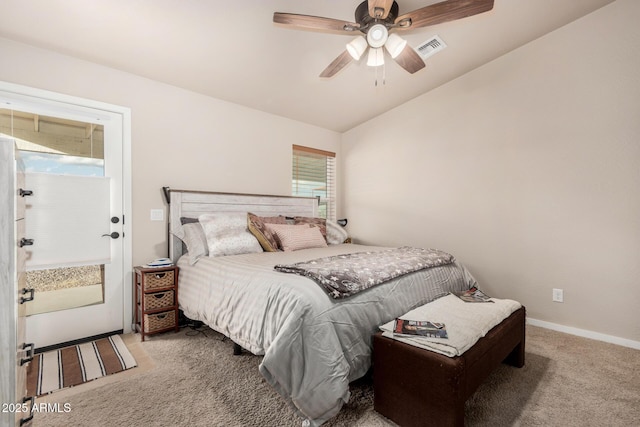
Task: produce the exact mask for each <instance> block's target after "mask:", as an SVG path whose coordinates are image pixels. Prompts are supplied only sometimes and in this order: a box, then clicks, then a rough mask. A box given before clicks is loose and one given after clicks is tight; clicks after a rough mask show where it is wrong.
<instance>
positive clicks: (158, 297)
mask: <svg viewBox="0 0 640 427" xmlns="http://www.w3.org/2000/svg"><path fill="white" fill-rule="evenodd" d="M172 305H173V291H164V292H156V293H153V294H145V295H144V308H145V310H155V309H156V308H163V307H171V306H172Z"/></svg>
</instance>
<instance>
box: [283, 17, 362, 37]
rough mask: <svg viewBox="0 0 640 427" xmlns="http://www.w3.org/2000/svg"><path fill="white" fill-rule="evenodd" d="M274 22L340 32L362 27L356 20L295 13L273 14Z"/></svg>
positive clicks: (308, 28) (307, 28)
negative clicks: (341, 19) (350, 20)
mask: <svg viewBox="0 0 640 427" xmlns="http://www.w3.org/2000/svg"><path fill="white" fill-rule="evenodd" d="M273 22H275V23H276V24H284V25H291V26H293V27H296V28H299V29H306V30H316V31H332V32H339V33H344V32H347V33H353V32H354V31H357V30H358V29H359V28H360V24H356V23H355V22H348V21H340V20H338V19H332V18H323V17H320V16H311V15H298V14H295V13H280V12H275V13H274V14H273Z"/></svg>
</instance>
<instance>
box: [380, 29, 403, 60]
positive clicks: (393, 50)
mask: <svg viewBox="0 0 640 427" xmlns="http://www.w3.org/2000/svg"><path fill="white" fill-rule="evenodd" d="M406 46H407V41H406V40H405V39H403V38H402V37H400V36H399V35H397V34H389V38H388V39H387V42H386V43H385V44H384V47H385V49H387V52H389V55H391V57H392V58H394V59H395V58H396V57H397V56H398V55H400V53H402V51H403V50H404V48H405V47H406Z"/></svg>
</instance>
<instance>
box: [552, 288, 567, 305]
mask: <svg viewBox="0 0 640 427" xmlns="http://www.w3.org/2000/svg"><path fill="white" fill-rule="evenodd" d="M553 301H555V302H564V295H563V291H562V289H554V290H553Z"/></svg>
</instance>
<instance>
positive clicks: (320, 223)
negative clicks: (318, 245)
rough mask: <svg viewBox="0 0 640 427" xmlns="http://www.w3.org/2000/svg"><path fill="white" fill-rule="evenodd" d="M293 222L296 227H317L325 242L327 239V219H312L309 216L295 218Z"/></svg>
mask: <svg viewBox="0 0 640 427" xmlns="http://www.w3.org/2000/svg"><path fill="white" fill-rule="evenodd" d="M293 221H294V223H295V224H296V225H298V224H309V225H315V226H316V227H318V228H319V229H320V232H321V233H322V237H324V239H325V240H326V239H327V220H326V219H324V218H312V217H307V216H294V217H293Z"/></svg>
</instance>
